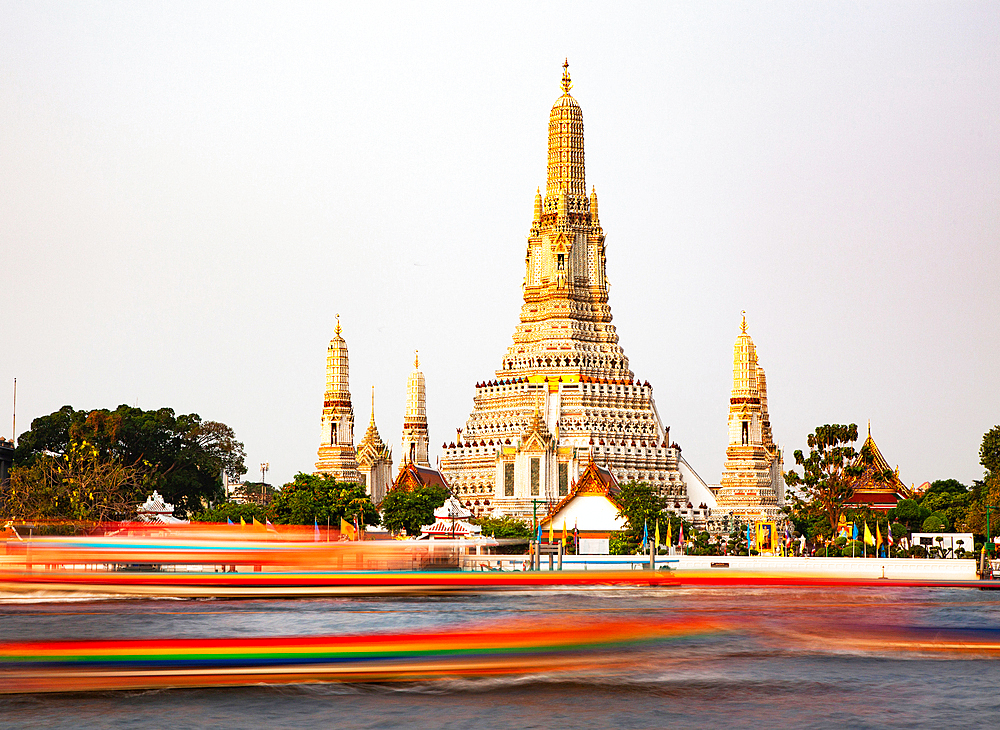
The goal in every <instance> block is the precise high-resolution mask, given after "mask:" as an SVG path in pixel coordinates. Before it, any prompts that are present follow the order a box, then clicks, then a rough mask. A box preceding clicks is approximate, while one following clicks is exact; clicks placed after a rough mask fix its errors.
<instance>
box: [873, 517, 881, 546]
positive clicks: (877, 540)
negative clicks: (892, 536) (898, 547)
mask: <svg viewBox="0 0 1000 730" xmlns="http://www.w3.org/2000/svg"><path fill="white" fill-rule="evenodd" d="M875 544H876V545H881V544H882V528H881V527H879V526H878V521H877V520H876V522H875Z"/></svg>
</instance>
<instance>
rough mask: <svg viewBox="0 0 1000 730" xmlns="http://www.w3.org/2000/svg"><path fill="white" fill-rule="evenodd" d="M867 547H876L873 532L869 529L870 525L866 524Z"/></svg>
mask: <svg viewBox="0 0 1000 730" xmlns="http://www.w3.org/2000/svg"><path fill="white" fill-rule="evenodd" d="M865 545H872V546H874V545H875V537H874V536H873V535H872V531H871V530H869V529H868V523H867V522H866V523H865Z"/></svg>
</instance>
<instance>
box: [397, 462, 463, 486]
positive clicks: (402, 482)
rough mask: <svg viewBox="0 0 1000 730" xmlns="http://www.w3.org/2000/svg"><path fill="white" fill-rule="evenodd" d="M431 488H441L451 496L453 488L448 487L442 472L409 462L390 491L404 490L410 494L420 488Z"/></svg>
mask: <svg viewBox="0 0 1000 730" xmlns="http://www.w3.org/2000/svg"><path fill="white" fill-rule="evenodd" d="M430 486H437V487H441V488H443V489H444V490H445V491H446V492H448V494H451V487H449V486H448V481H447V480H446V479H445V478H444V475H443V474H442V473H441V472H439V471H437V470H436V469H431V468H429V467H426V466H417V465H416V464H414V463H413V462H409V463H407V464H406V465H405V466H404V467H403V468H402V469H401V470H400V472H399V474H398V475H397V476H396V480H395V481H394V482H393V483H392V486H391V487H390V490H392V489H404V490H406V491H408V492H409V491H413V490H414V489H419V488H420V487H430Z"/></svg>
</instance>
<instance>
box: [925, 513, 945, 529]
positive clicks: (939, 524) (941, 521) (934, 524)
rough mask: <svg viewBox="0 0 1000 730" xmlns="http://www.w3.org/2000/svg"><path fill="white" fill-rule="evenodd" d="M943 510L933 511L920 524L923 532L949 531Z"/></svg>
mask: <svg viewBox="0 0 1000 730" xmlns="http://www.w3.org/2000/svg"><path fill="white" fill-rule="evenodd" d="M945 520H946V518H945V515H944V513H943V512H933V513H931V516H930V517H928V518H927V519H926V520H924V524H922V525H921V526H920V531H921V532H947V531H948V523H947V522H946V521H945Z"/></svg>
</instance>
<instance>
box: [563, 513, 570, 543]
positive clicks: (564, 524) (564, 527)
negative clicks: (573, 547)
mask: <svg viewBox="0 0 1000 730" xmlns="http://www.w3.org/2000/svg"><path fill="white" fill-rule="evenodd" d="M562 544H563V547H566V546H567V545H568V544H569V543H567V542H566V519H565V518H563V536H562Z"/></svg>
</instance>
